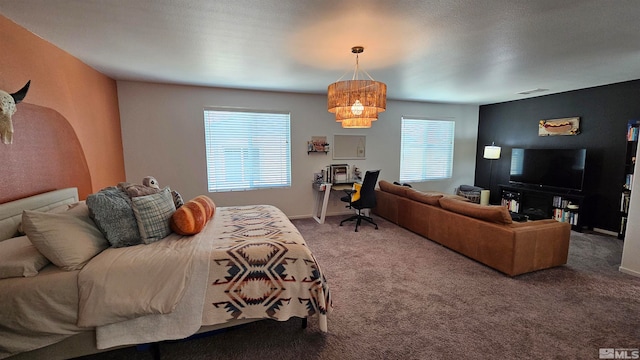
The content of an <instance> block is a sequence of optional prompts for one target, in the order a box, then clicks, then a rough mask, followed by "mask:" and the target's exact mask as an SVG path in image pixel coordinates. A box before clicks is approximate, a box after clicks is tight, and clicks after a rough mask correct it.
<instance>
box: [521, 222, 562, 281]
mask: <svg viewBox="0 0 640 360" xmlns="http://www.w3.org/2000/svg"><path fill="white" fill-rule="evenodd" d="M550 220H551V221H550V222H548V221H544V222H543V223H539V224H537V225H530V226H522V227H516V228H513V231H514V235H515V238H514V245H515V246H514V251H513V268H512V273H510V274H509V275H511V276H515V275H519V274H523V273H527V272H530V271H535V270H541V269H547V268H551V267H554V266H559V265H563V264H566V263H567V257H568V255H569V239H570V237H571V225H570V224H569V223H563V222H557V221H555V220H553V219H550Z"/></svg>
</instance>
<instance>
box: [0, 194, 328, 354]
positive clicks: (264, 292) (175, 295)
mask: <svg viewBox="0 0 640 360" xmlns="http://www.w3.org/2000/svg"><path fill="white" fill-rule="evenodd" d="M83 206H86V204H84V202H79V201H78V191H77V189H76V188H66V189H61V190H55V191H50V192H47V193H43V194H39V195H35V196H30V197H27V198H24V199H19V200H15V201H11V202H7V203H4V204H0V246H2V245H3V244H5V245H6V244H8V243H9V242H8V241H11V242H14V241H17V240H20V241H22V240H21V239H19V238H20V237H16V234H17V233H18V227H19V226H20V225H21V221H22V219H23V218H22V213H23V211H24V210H35V211H36V212H34V213H31V212H29V213H30V214H32V215H33V214H41V213H63V215H69V214H68V213H69V212H72V211H73V212H78V213H81V212H82V211H85V210H83V208H82V207H83ZM47 216H50V215H47ZM54 216H57V215H54ZM56 226H57V225H56ZM0 252H1V251H0ZM168 264H171V265H168ZM122 279H126V280H127V281H122ZM123 283H125V284H123ZM123 294H126V296H125V295H123ZM158 294H162V296H159V295H158ZM127 296H128V297H127ZM123 299H125V301H123ZM0 303H2V304H3V306H2V307H0V358H10V359H22V358H24V359H38V358H43V359H45V358H46V359H66V358H71V357H76V356H81V355H86V354H91V353H96V352H100V351H105V350H110V349H113V348H117V347H122V346H131V345H135V344H146V343H154V342H159V341H163V340H174V339H183V338H187V337H189V336H190V335H192V334H195V333H199V332H204V331H211V330H215V329H220V328H225V327H230V326H235V325H239V324H242V323H247V322H251V321H256V320H261V319H272V320H277V321H286V320H288V319H290V318H293V317H298V318H302V319H304V320H305V321H306V319H307V318H309V319H312V320H317V321H318V327H319V328H320V329H321V330H322V331H325V332H326V331H327V314H328V313H329V312H330V311H331V307H332V304H331V296H330V292H329V288H328V285H327V282H326V279H325V277H324V275H323V273H322V270H321V268H320V266H319V265H318V262H317V261H316V259H315V257H314V255H313V254H312V252H311V251H310V250H309V248H308V247H307V244H306V243H305V241H304V239H303V238H302V236H301V235H300V233H299V232H298V230H297V229H296V228H295V226H293V224H291V222H290V221H289V220H288V219H287V217H286V216H285V215H284V214H283V213H282V212H281V211H280V210H279V209H277V208H275V207H273V206H269V205H253V206H237V207H218V208H217V209H216V211H215V215H214V216H213V218H212V219H211V220H210V221H209V222H208V223H207V224H206V226H205V227H204V229H203V230H202V231H201V232H200V233H198V234H196V235H192V236H181V235H178V234H175V233H172V234H171V235H169V236H167V237H166V238H163V239H162V240H159V241H156V242H153V243H151V244H148V245H137V246H130V247H122V248H112V247H108V248H106V249H104V250H101V251H99V252H98V254H97V255H95V256H94V257H92V258H91V259H90V260H88V262H86V263H84V264H83V265H82V266H81V267H80V268H79V269H71V270H65V269H61V268H60V267H58V266H56V265H54V264H52V263H50V264H48V265H46V266H44V267H43V268H41V269H39V270H38V271H37V274H35V275H34V274H33V271H32V273H30V274H28V276H12V277H5V278H3V279H1V280H0ZM149 329H154V330H153V331H149Z"/></svg>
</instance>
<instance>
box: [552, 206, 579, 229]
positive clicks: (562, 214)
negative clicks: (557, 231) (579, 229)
mask: <svg viewBox="0 0 640 360" xmlns="http://www.w3.org/2000/svg"><path fill="white" fill-rule="evenodd" d="M579 215H580V214H578V213H577V212H576V211H571V210H568V209H560V208H556V209H553V219H554V220H556V221H559V222H566V223H569V224H571V225H578V216H579Z"/></svg>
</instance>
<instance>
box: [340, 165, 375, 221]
mask: <svg viewBox="0 0 640 360" xmlns="http://www.w3.org/2000/svg"><path fill="white" fill-rule="evenodd" d="M378 175H380V170H374V171H367V172H366V173H365V174H364V180H363V181H362V187H361V188H360V198H359V199H358V200H356V201H351V198H352V196H351V195H352V194H353V193H354V192H355V191H354V190H345V192H346V193H347V196H343V197H342V198H340V200H342V201H344V202H348V203H349V205H347V207H348V208H354V209H356V210H358V213H357V214H355V215H353V216H352V217H350V218H348V219H344V220H342V221H341V222H340V226H342V224H343V223H345V222H347V221H352V220H356V231H358V226H360V223H361V222H362V220H364V221H367V222H370V223H371V224H373V225H375V226H376V230H377V229H378V224H376V223H375V222H374V221H373V219H372V218H371V217H370V216H365V215H362V210H363V209H372V208H374V207H375V206H376V193H375V187H376V182H377V181H378Z"/></svg>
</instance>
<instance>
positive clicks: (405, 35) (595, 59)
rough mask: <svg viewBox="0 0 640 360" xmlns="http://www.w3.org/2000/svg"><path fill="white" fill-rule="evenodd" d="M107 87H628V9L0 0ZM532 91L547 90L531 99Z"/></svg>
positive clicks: (586, 4) (403, 1)
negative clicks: (367, 78)
mask: <svg viewBox="0 0 640 360" xmlns="http://www.w3.org/2000/svg"><path fill="white" fill-rule="evenodd" d="M0 13H1V14H2V15H4V16H6V17H8V18H9V19H12V20H13V21H15V22H16V23H18V24H20V25H21V26H23V27H25V28H27V29H29V30H30V31H32V32H33V33H35V34H37V35H38V36H40V37H42V38H44V39H46V40H47V41H49V42H51V43H53V44H55V45H56V46H58V47H60V48H62V49H64V50H66V51H67V52H69V53H71V54H72V55H74V56H76V57H78V58H80V59H81V60H82V61H84V62H85V63H87V64H89V65H90V66H92V67H94V68H95V69H97V70H99V71H101V72H103V73H105V74H107V75H109V76H111V77H113V78H115V79H127V80H143V81H154V82H167V83H177V84H192V85H202V86H216V87H231V88H245V89H259V90H274V91H288V92H305V93H326V89H327V85H329V84H330V83H332V82H334V81H336V80H338V78H340V77H341V76H343V75H345V74H346V75H345V78H351V76H352V71H353V68H354V65H355V56H354V55H353V54H352V53H351V50H350V49H351V47H352V46H355V45H361V46H364V47H365V51H364V53H363V54H361V55H360V67H361V68H363V69H364V70H366V71H367V72H368V73H369V74H370V75H371V76H373V78H375V79H376V80H378V81H382V82H385V83H386V84H387V86H388V97H389V98H391V99H404V100H418V101H437V102H454V103H469V104H489V103H496V102H502V101H509V100H516V99H522V98H526V97H531V96H538V95H544V94H551V93H557V92H563V91H568V90H575V89H580V88H585V87H591V86H597V85H604V84H610V83H615V82H621V81H627V80H633V79H640V1H638V0H549V1H547V0H528V1H525V0H484V1H477V0H475V1H474V0H466V1H463V0H439V1H437V0H422V1H418V0H396V1H388V0H359V1H357V0H356V1H340V0H217V1H212V0H182V1H178V0H20V1H18V0H0ZM532 89H548V90H547V91H543V92H535V93H533V94H529V95H521V94H517V93H519V92H523V91H527V90H532Z"/></svg>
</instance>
